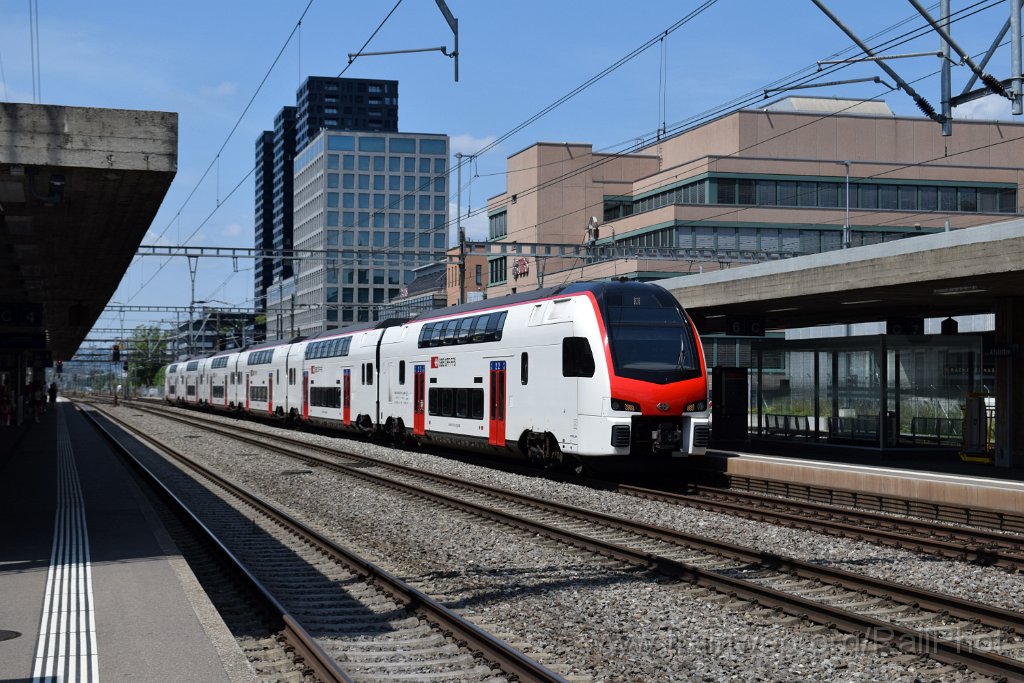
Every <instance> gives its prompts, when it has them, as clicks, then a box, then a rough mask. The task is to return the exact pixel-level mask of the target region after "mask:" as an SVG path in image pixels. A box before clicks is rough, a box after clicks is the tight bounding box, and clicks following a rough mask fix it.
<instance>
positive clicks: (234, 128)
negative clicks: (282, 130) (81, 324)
mask: <svg viewBox="0 0 1024 683" xmlns="http://www.w3.org/2000/svg"><path fill="white" fill-rule="evenodd" d="M313 2H314V0H309V2H307V3H306V7H305V9H303V10H302V14H301V15H299V19H298V21H297V22H296V23H295V26H294V27H292V30H291V32H289V34H288V37H287V38H286V39H285V41H284V44H283V45H282V46H281V49H280V50H278V52H277V55H276V56H275V57H274V60H273V62H271V64H270V67H269V68H268V69H267V71H266V73H265V74H264V75H263V78H262V79H261V80H260V83H259V85H258V86H256V90H255V91H254V92H253V94H252V97H250V98H249V101H248V102H247V103H246V105H245V108H244V109H243V110H242V113H241V114H239V116H238V118H237V119H236V120H235V124H234V125H233V126H232V127H231V130H230V131H229V132H228V134H227V137H225V138H224V142H223V143H221V146H220V148H219V149H218V150H217V152H216V154H214V156H213V159H211V160H210V163H209V165H207V167H206V170H205V171H203V174H202V175H201V176H200V177H199V179H198V180H197V181H196V183H195V185H194V186H193V187H192V190H191V191H190V192H189V193H188V195H187V196H186V197H185V200H184V201H183V202H182V203H181V205H180V206H179V207H178V210H177V211H176V212H175V214H174V216H173V217H172V218H171V220H170V221H168V223H167V225H166V226H165V227H164V229H163V230H162V231H160V234H159V235H157V237H156V240H157V241H159V240H160V239H162V238H163V236H164V235H165V234H166V233H167V231H168V230H169V229H170V228H171V226H172V225H174V223H175V221H176V220H179V219H180V217H181V212H182V211H184V210H185V207H187V206H188V205H189V203H191V201H192V198H193V197H194V196H195V194H196V192H197V191H198V190H199V188H200V187H201V186H202V184H203V182H204V181H205V180H206V178H207V176H208V175H209V174H210V171H211V170H212V169H213V167H214V165H216V164H217V163H218V162H219V160H220V156H221V154H223V152H224V149H225V148H226V147H227V146H228V143H229V142H230V141H231V138H232V137H233V136H234V134H235V132H236V131H237V130H238V126H239V125H241V123H242V120H243V119H244V118H245V115H246V114H247V113H249V109H250V108H251V107H252V104H253V102H255V101H256V97H257V96H258V95H259V94H260V91H261V90H263V86H264V85H266V82H267V79H268V78H270V74H271V73H273V71H274V68H275V67H276V66H277V63H278V62H279V61H280V60H281V56H282V55H283V54H284V51H285V49H287V47H288V45H289V44H290V43H291V41H292V38H294V37H295V34H296V32H297V31H298V30H299V27H300V26H301V25H302V20H303V19H304V18H305V16H306V14H307V13H308V12H309V9H310V7H312V6H313ZM254 171H255V169H252V170H250V171H249V173H248V174H246V178H248V177H249V176H250V175H252V173H253V172H254ZM232 192H233V190H232ZM218 194H219V192H218ZM220 206H221V203H220V202H218V204H217V207H216V208H215V209H214V211H216V209H217V208H219V207H220ZM209 218H210V217H209V216H208V217H207V218H206V220H204V222H203V224H205V223H206V221H208V220H209ZM179 225H180V224H179ZM196 232H198V228H197V229H196V230H195V231H193V233H192V235H191V236H190V237H189V239H191V238H192V236H194V235H195V234H196ZM178 243H179V244H181V241H180V240H179V241H178ZM169 262H170V258H168V259H167V260H166V261H164V262H163V263H161V264H160V266H159V267H158V268H157V271H156V273H154V276H155V275H156V274H158V273H159V272H160V271H161V270H163V268H164V267H165V266H166V265H167V264H168V263H169ZM152 281H153V278H152V277H151V278H150V279H149V280H147V281H146V284H147V285H148V284H149V283H150V282H152ZM144 287H145V285H143V287H142V288H140V289H139V290H137V291H136V292H135V293H134V294H132V295H131V296H129V297H128V301H131V300H133V299H134V298H135V297H137V296H138V295H139V294H140V293H141V292H142V289H143V288H144Z"/></svg>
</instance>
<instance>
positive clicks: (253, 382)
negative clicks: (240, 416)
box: [238, 341, 290, 417]
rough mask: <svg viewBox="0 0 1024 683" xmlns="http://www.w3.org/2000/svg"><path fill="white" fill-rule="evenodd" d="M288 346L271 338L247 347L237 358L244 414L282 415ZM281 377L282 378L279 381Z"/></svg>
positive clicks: (286, 343)
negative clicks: (240, 375) (270, 340)
mask: <svg viewBox="0 0 1024 683" xmlns="http://www.w3.org/2000/svg"><path fill="white" fill-rule="evenodd" d="M289 351H290V345H289V343H288V342H286V341H274V342H268V343H266V344H260V345H258V346H251V347H249V348H246V349H245V350H244V351H243V352H242V353H241V354H240V357H239V359H238V369H239V371H241V374H242V386H241V387H240V388H241V389H242V404H241V409H242V410H243V411H244V412H246V413H251V414H257V415H263V416H267V417H284V416H286V415H287V413H286V412H285V402H286V395H287V391H286V389H285V387H286V383H287V380H288V357H289ZM282 376H283V377H284V380H283V381H282Z"/></svg>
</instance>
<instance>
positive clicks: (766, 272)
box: [658, 219, 1024, 333]
mask: <svg viewBox="0 0 1024 683" xmlns="http://www.w3.org/2000/svg"><path fill="white" fill-rule="evenodd" d="M658 284H660V285H662V286H663V287H665V288H666V289H668V290H669V291H671V292H672V293H673V294H674V295H675V297H676V298H677V299H678V300H679V301H680V302H681V303H682V304H683V306H684V307H685V308H686V309H687V310H688V311H689V312H690V313H691V315H693V317H694V319H695V321H696V323H697V326H698V329H699V330H700V331H701V332H705V333H709V332H724V331H725V321H726V317H727V316H759V317H762V318H763V320H764V324H765V327H766V328H768V329H788V328H794V327H810V326H814V325H829V324H841V323H855V322H871V321H881V320H886V319H888V318H900V317H917V318H920V317H924V318H944V317H946V316H951V315H968V314H975V313H994V312H995V306H996V301H997V300H999V299H1001V298H1006V297H1018V296H1021V295H1022V294H1024V220H1021V219H1017V220H1012V221H1007V222H1005V223H997V224H993V225H988V226H979V227H973V228H965V229H960V230H955V231H952V232H946V233H939V234H934V235H922V236H920V237H913V238H909V239H903V240H899V241H896V242H886V243H883V244H874V245H870V246H865V247H856V248H854V249H843V250H838V251H829V252H824V253H821V254H813V255H809V256H800V257H797V258H792V259H785V260H782V261H773V262H769V263H759V264H756V265H751V266H742V267H738V268H735V269H728V270H721V271H716V272H712V273H704V274H700V275H686V276H682V277H676V278H670V279H666V280H660V281H659V282H658Z"/></svg>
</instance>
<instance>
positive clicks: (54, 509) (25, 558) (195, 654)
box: [0, 401, 244, 683]
mask: <svg viewBox="0 0 1024 683" xmlns="http://www.w3.org/2000/svg"><path fill="white" fill-rule="evenodd" d="M0 596H2V599H0V681H2V682H4V683H8V682H11V681H33V680H36V681H46V680H51V681H56V680H62V681H99V680H101V679H102V680H107V681H111V680H121V681H144V682H145V681H153V682H157V681H160V682H168V681H193V682H194V681H203V682H206V681H211V682H215V681H232V680H233V678H232V675H230V674H229V673H228V671H229V670H237V668H238V660H237V658H238V657H241V654H240V653H238V652H237V647H236V648H235V650H236V652H234V653H232V652H231V649H230V647H226V646H225V642H227V641H230V643H231V646H233V645H234V641H233V640H231V639H230V635H229V634H226V628H225V627H224V625H223V622H219V619H218V618H217V617H216V616H215V615H214V616H213V618H212V619H211V614H212V613H213V610H212V607H211V606H210V605H209V603H208V601H206V599H205V595H204V594H202V593H201V591H199V590H198V584H196V583H195V577H194V576H192V575H191V572H189V571H188V569H187V566H186V565H185V564H184V561H183V560H181V558H180V557H179V556H177V551H176V549H175V548H174V546H173V543H171V541H170V539H168V538H167V536H166V531H165V530H164V529H163V526H162V525H161V524H160V522H159V520H158V519H157V518H156V516H155V513H154V512H153V510H152V508H151V507H150V505H149V503H148V501H146V499H145V497H144V496H143V495H142V493H141V492H140V490H139V489H138V487H137V486H136V484H135V482H134V481H133V479H132V477H131V475H130V473H129V471H128V470H127V469H126V468H125V466H124V465H123V464H122V462H121V460H120V459H119V456H117V455H116V454H114V453H113V452H112V451H111V449H110V447H109V446H108V444H107V443H106V441H104V440H103V439H102V438H101V437H100V436H99V435H98V433H97V432H96V431H95V430H94V429H93V428H92V427H91V426H90V425H89V424H88V423H87V422H86V419H85V418H84V417H83V416H82V415H81V414H80V413H79V412H78V411H77V410H76V409H75V407H74V406H73V404H71V403H70V402H66V401H59V402H58V403H57V404H56V405H51V406H50V407H49V409H48V410H47V412H46V413H45V414H43V415H42V417H41V419H40V421H39V423H38V424H37V423H35V422H31V421H30V422H29V423H27V424H24V425H22V426H20V427H3V428H0ZM4 636H6V639H3V638H4ZM214 642H217V643H220V651H218V647H215V646H214V644H213V643H214ZM225 662H227V664H226V663H225ZM233 667H234V668H233ZM240 678H244V676H242V677H240V676H239V675H238V674H236V675H235V678H234V680H239V679H240Z"/></svg>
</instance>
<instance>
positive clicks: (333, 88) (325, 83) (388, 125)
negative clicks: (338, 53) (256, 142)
mask: <svg viewBox="0 0 1024 683" xmlns="http://www.w3.org/2000/svg"><path fill="white" fill-rule="evenodd" d="M295 101H296V106H297V109H298V112H299V113H298V118H297V120H296V133H295V144H296V150H300V149H302V148H303V147H305V146H306V145H308V144H309V141H310V140H312V139H313V138H315V137H316V136H317V135H318V134H319V133H320V131H321V130H376V131H392V132H395V131H397V130H398V81H377V80H368V79H357V78H328V77H324V76H310V77H309V78H307V79H306V81H305V82H304V83H303V84H302V85H301V86H300V87H299V90H298V92H297V93H296V94H295Z"/></svg>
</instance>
